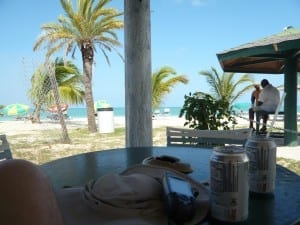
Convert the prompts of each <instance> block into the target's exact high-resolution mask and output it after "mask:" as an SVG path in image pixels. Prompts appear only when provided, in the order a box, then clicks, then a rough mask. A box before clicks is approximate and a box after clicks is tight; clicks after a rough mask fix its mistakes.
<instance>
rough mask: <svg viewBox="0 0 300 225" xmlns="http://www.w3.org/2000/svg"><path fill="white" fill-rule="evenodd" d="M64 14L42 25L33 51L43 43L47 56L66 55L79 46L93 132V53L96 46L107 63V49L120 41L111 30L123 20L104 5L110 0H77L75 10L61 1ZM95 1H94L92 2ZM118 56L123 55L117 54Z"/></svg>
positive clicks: (89, 123) (94, 125)
mask: <svg viewBox="0 0 300 225" xmlns="http://www.w3.org/2000/svg"><path fill="white" fill-rule="evenodd" d="M60 2H61V5H62V7H63V9H64V11H65V13H66V16H60V17H59V20H58V23H48V24H44V25H43V26H42V30H43V32H42V35H41V36H40V37H39V38H38V40H37V42H36V43H35V45H34V48H33V49H34V50H37V49H39V48H40V47H41V46H42V45H43V44H45V46H46V48H48V52H47V57H50V56H51V55H52V54H53V53H55V52H57V51H59V50H64V51H65V52H66V54H68V53H72V56H74V54H75V50H76V48H77V47H78V48H79V49H80V51H81V56H82V63H83V75H84V87H85V102H86V106H87V116H88V129H89V131H90V132H96V131H97V127H96V121H95V111H94V99H93V91H92V78H93V72H92V66H93V63H94V52H95V50H96V47H99V48H100V50H101V52H102V53H103V55H104V57H105V59H106V61H107V63H108V64H110V63H109V58H108V55H107V53H106V52H107V51H109V52H111V51H112V50H115V51H116V52H117V53H118V54H119V52H118V51H117V50H116V47H119V46H120V45H121V44H120V42H119V41H118V38H117V35H116V33H115V32H114V31H115V30H117V29H121V28H123V22H122V21H121V20H119V19H117V18H118V17H119V16H121V15H122V13H119V12H118V11H117V10H116V9H113V8H104V7H105V6H106V5H107V4H108V3H109V2H111V0H99V1H94V0H78V3H77V11H76V10H74V8H73V5H72V1H70V0H60ZM94 3H95V4H94ZM119 56H120V57H122V56H121V55H120V54H119Z"/></svg>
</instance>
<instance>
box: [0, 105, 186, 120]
mask: <svg viewBox="0 0 300 225" xmlns="http://www.w3.org/2000/svg"><path fill="white" fill-rule="evenodd" d="M165 109H169V113H168V115H169V116H179V113H180V109H181V107H161V108H159V112H160V114H163V113H164V111H165ZM113 113H114V116H125V107H113ZM24 116H25V115H24ZM48 116H51V113H49V112H42V113H41V119H47V117H48ZM68 116H69V118H70V119H81V118H86V117H87V113H86V108H85V107H82V108H79V107H78V108H77V107H74V108H72V107H70V108H69V109H68ZM15 119H16V116H0V121H8V120H15Z"/></svg>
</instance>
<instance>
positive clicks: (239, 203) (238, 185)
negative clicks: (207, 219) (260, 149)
mask: <svg viewBox="0 0 300 225" xmlns="http://www.w3.org/2000/svg"><path fill="white" fill-rule="evenodd" d="M248 167H249V161H248V157H247V154H246V151H245V149H244V148H243V147H239V146H224V147H216V148H214V151H213V154H212V156H211V159H210V199H211V215H212V217H213V218H215V219H217V220H220V221H226V222H241V221H244V220H246V219H247V218H248V197H249V184H248Z"/></svg>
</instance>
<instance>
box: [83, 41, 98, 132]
mask: <svg viewBox="0 0 300 225" xmlns="http://www.w3.org/2000/svg"><path fill="white" fill-rule="evenodd" d="M81 54H82V62H83V74H84V88H85V103H86V108H87V119H88V130H89V132H93V133H94V132H97V126H96V120H95V110H94V98H93V89H92V77H93V76H92V75H93V67H92V66H93V61H94V50H93V48H92V45H91V44H90V42H85V43H83V44H82V45H81Z"/></svg>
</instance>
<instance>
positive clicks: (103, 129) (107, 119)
mask: <svg viewBox="0 0 300 225" xmlns="http://www.w3.org/2000/svg"><path fill="white" fill-rule="evenodd" d="M97 117H98V132H99V133H113V132H114V130H115V128H114V109H113V108H112V107H106V108H98V109H97Z"/></svg>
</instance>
